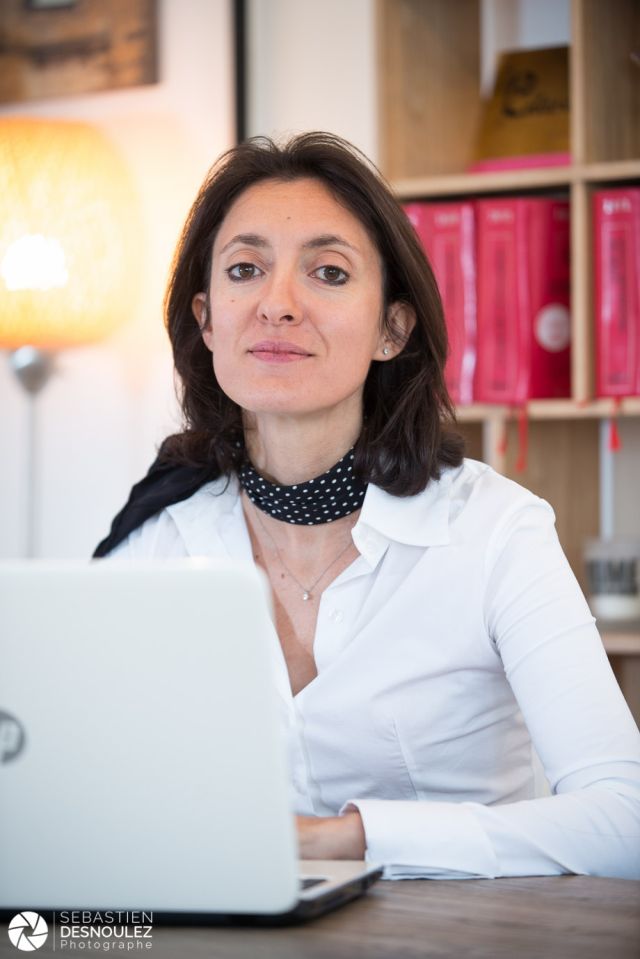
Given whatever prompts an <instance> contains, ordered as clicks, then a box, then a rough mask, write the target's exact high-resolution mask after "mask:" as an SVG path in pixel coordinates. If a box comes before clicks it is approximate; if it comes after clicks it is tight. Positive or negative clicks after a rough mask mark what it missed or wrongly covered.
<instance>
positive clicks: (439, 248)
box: [404, 201, 476, 404]
mask: <svg viewBox="0 0 640 959" xmlns="http://www.w3.org/2000/svg"><path fill="white" fill-rule="evenodd" d="M404 210H405V213H406V214H407V216H408V217H409V219H410V221H411V223H412V224H413V226H414V228H415V231H416V233H417V234H418V236H419V238H420V241H421V243H422V245H423V247H424V249H425V252H426V254H427V257H428V259H429V262H430V263H431V266H432V269H433V272H434V274H435V278H436V282H437V284H438V289H439V290H440V296H441V299H442V306H443V309H444V316H445V321H446V324H447V334H448V336H449V357H448V359H447V365H446V367H445V380H446V383H447V388H448V390H449V394H450V396H451V399H452V400H453V402H454V403H456V404H467V403H471V402H472V401H473V373H474V367H475V360H476V259H475V217H474V211H473V203H471V202H468V201H467V202H464V201H462V202H457V203H456V202H454V203H407V204H405V206H404Z"/></svg>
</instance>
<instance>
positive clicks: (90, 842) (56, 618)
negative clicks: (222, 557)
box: [0, 560, 298, 914]
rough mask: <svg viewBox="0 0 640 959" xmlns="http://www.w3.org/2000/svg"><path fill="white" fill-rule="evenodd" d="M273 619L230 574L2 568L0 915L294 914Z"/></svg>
mask: <svg viewBox="0 0 640 959" xmlns="http://www.w3.org/2000/svg"><path fill="white" fill-rule="evenodd" d="M268 615H269V614H268V596H267V590H266V586H265V583H264V581H263V580H262V578H261V576H260V574H259V573H258V572H257V571H256V570H255V569H254V568H253V567H246V566H241V565H239V564H236V563H231V562H229V563H216V562H213V561H209V560H206V561H181V562H171V563H165V564H162V565H151V564H148V563H146V564H137V563H131V562H115V561H114V562H109V563H94V564H91V565H86V564H82V565H80V564H73V563H71V564H69V563H66V564H58V563H47V562H41V563H24V564H4V565H1V566H0V662H1V664H2V666H1V670H0V849H1V850H2V856H1V863H0V908H2V909H4V910H14V909H15V910H16V911H18V910H20V909H24V908H40V909H53V910H55V909H68V908H71V907H74V906H80V907H86V908H94V909H103V908H107V907H109V908H116V909H129V910H131V909H146V910H149V911H154V912H168V913H172V914H176V913H181V912H188V913H194V912H206V913H211V912H215V913H254V914H269V913H281V912H285V911H286V910H288V909H290V908H292V906H293V905H294V903H295V902H296V901H297V899H298V868H297V866H298V864H297V861H296V855H297V848H296V837H295V830H294V822H293V817H292V815H291V809H290V797H289V792H288V785H287V784H288V781H289V780H288V773H287V768H286V761H285V746H284V741H283V734H282V730H281V728H280V725H279V724H280V722H281V720H280V716H279V709H278V702H277V698H276V697H277V694H276V692H275V684H274V683H273V682H272V678H271V672H272V662H273V659H272V656H271V655H270V652H269V648H268V644H269V643H270V642H273V639H272V638H271V634H270V632H269V628H268Z"/></svg>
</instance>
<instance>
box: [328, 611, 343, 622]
mask: <svg viewBox="0 0 640 959" xmlns="http://www.w3.org/2000/svg"><path fill="white" fill-rule="evenodd" d="M342 618H343V617H342V613H341V612H340V610H339V609H332V610H331V612H330V613H329V619H330V620H331V622H332V623H341V622H342Z"/></svg>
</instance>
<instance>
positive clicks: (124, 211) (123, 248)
mask: <svg viewBox="0 0 640 959" xmlns="http://www.w3.org/2000/svg"><path fill="white" fill-rule="evenodd" d="M138 223H139V218H138V215H137V200H136V196H135V192H134V190H133V187H132V183H131V179H130V176H129V173H128V170H127V168H126V166H125V164H124V162H123V160H122V159H121V158H120V155H119V154H118V153H117V151H116V150H115V148H114V147H113V146H112V145H111V144H110V143H109V141H108V140H107V139H106V138H105V137H104V136H103V134H101V133H100V131H98V130H97V129H95V128H94V127H92V126H90V125H89V124H86V123H78V122H70V121H58V120H40V119H31V118H29V119H27V118H15V117H7V118H1V119H0V348H4V349H8V350H14V349H17V348H18V347H21V346H24V345H25V344H28V345H31V346H35V347H38V348H39V349H42V350H59V349H64V348H66V347H69V346H78V345H81V344H88V343H94V342H97V341H98V340H101V339H103V338H104V337H105V336H107V335H109V334H110V333H111V332H113V331H114V330H115V329H116V328H117V327H118V326H120V325H121V324H122V323H123V322H125V321H126V320H127V319H128V318H129V317H130V315H131V307H132V296H133V292H134V289H135V277H136V260H135V250H136V240H137V238H138V233H139V230H138ZM138 246H139V241H138Z"/></svg>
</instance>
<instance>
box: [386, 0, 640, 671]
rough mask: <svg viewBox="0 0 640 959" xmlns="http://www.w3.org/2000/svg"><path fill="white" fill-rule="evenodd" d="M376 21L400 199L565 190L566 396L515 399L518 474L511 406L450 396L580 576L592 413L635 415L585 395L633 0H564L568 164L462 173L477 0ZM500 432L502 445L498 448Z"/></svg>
mask: <svg viewBox="0 0 640 959" xmlns="http://www.w3.org/2000/svg"><path fill="white" fill-rule="evenodd" d="M377 22H378V30H377V36H378V41H377V42H378V60H379V69H378V76H379V95H378V104H379V122H378V129H379V132H380V150H379V155H380V158H381V168H382V172H383V173H384V174H385V176H386V177H387V179H388V180H389V181H390V182H391V185H392V187H393V188H394V190H395V192H396V194H397V195H398V196H399V197H400V198H401V199H403V200H420V199H430V198H433V199H435V198H437V199H440V200H442V199H445V198H463V197H469V196H476V195H487V194H505V193H507V194H508V193H514V194H515V193H518V194H520V193H541V192H544V193H558V192H562V193H564V194H565V195H567V196H568V197H569V199H570V203H571V266H572V290H571V299H572V304H571V313H572V395H571V398H570V399H567V400H560V401H557V400H536V401H532V402H530V403H529V404H528V405H527V415H528V420H529V454H528V464H527V469H526V470H525V471H524V472H520V473H516V471H515V458H516V457H515V454H514V450H515V449H516V447H517V422H516V414H514V412H513V411H512V410H510V409H509V408H507V407H500V406H495V407H493V406H488V405H474V406H471V407H464V408H461V409H460V410H459V420H460V423H461V428H462V431H463V432H464V433H465V436H466V437H467V440H468V446H469V450H470V454H471V455H474V456H477V455H478V454H479V453H480V454H482V455H481V456H480V458H484V459H486V460H488V461H489V462H491V463H492V465H494V466H496V467H497V468H499V469H501V470H503V471H504V472H505V473H506V474H507V475H510V476H512V477H513V478H514V479H516V480H517V481H519V482H522V483H523V484H524V485H525V486H529V488H531V489H533V490H534V492H536V493H538V494H539V495H542V496H545V498H547V499H549V500H550V502H551V503H552V505H553V507H554V509H555V511H556V516H557V522H558V530H559V535H560V539H561V541H562V542H563V546H564V548H565V550H566V552H567V555H568V556H569V559H570V562H571V563H572V565H573V566H574V569H575V572H576V574H577V575H578V578H579V579H580V580H582V559H581V556H582V544H583V543H584V541H585V539H587V538H589V537H591V536H594V535H596V536H597V535H598V532H599V495H600V489H599V482H600V478H599V458H600V442H599V435H600V421H601V420H602V419H603V418H608V417H611V416H623V417H640V397H638V398H632V399H625V400H624V401H623V402H622V403H621V404H619V405H617V404H616V403H614V402H613V401H612V400H600V399H595V398H594V336H593V294H592V284H593V271H592V264H591V250H592V232H591V194H592V192H593V190H594V189H596V188H597V187H599V186H602V185H605V184H622V183H632V184H639V183H640V66H639V65H638V62H637V60H638V56H637V55H638V51H640V4H639V3H638V2H637V0H607V2H606V3H604V2H602V0H571V55H570V81H569V82H570V103H571V114H570V153H571V157H572V163H571V164H570V165H569V166H564V167H551V168H545V169H530V170H514V171H505V172H490V173H488V172H485V173H468V172H466V171H467V170H468V168H469V166H470V164H471V162H472V161H473V148H474V141H475V136H476V131H477V126H478V121H479V117H480V111H481V104H482V98H481V83H480V66H481V64H480V42H481V36H480V30H481V26H480V0H455V2H452V0H377ZM505 432H506V435H507V437H508V443H507V450H506V452H499V453H497V452H496V450H497V449H498V448H499V447H500V446H501V445H502V440H503V438H504V436H505ZM636 639H637V638H636ZM608 642H609V640H608ZM611 642H613V640H611ZM616 643H617V645H616V647H615V649H616V653H615V655H616V656H619V655H627V654H628V653H630V652H633V654H634V655H636V653H637V652H638V650H637V644H636V643H635V641H634V642H632V643H630V644H629V643H627V644H626V645H625V644H622V646H620V641H619V640H616ZM634 668H636V667H634Z"/></svg>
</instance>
